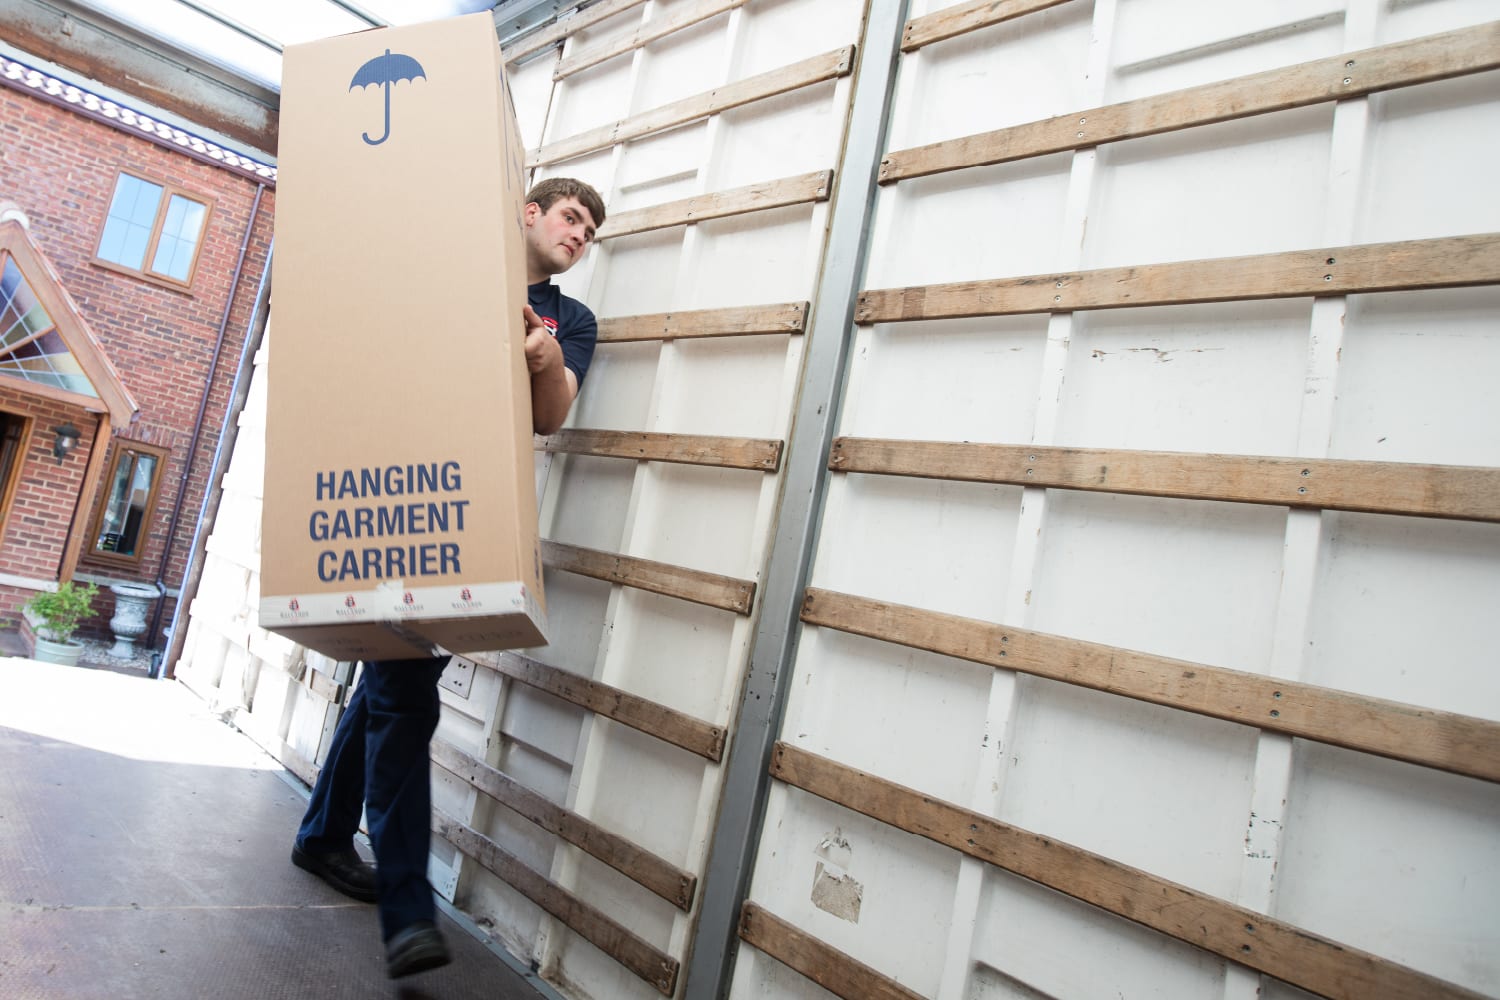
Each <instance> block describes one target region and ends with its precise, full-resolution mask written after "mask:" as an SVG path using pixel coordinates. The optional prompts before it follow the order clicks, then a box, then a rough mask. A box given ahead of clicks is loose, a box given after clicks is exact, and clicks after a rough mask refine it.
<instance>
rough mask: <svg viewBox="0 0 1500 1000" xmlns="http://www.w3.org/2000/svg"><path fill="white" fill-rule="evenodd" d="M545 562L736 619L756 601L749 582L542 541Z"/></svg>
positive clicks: (752, 584) (752, 585)
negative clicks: (734, 616) (729, 615)
mask: <svg viewBox="0 0 1500 1000" xmlns="http://www.w3.org/2000/svg"><path fill="white" fill-rule="evenodd" d="M542 562H543V563H545V564H546V565H547V566H548V567H549V568H551V569H558V570H562V571H564V572H567V573H577V574H579V575H581V576H591V577H593V578H594V579H596V580H607V581H608V582H610V583H618V584H620V585H622V586H626V587H636V588H637V589H640V590H649V591H650V592H651V593H653V594H662V595H665V596H667V597H676V598H678V599H680V600H684V601H692V602H693V603H694V604H706V605H708V606H709V607H711V608H722V609H723V610H725V611H733V612H734V613H735V614H737V615H748V614H749V613H750V607H751V605H752V604H753V603H754V601H755V583H754V582H753V581H750V580H737V579H735V578H734V577H732V576H722V575H720V574H718V573H706V572H704V571H703V570H697V569H688V568H686V567H684V566H673V565H672V564H670V563H663V562H654V561H652V560H650V559H641V558H638V557H636V556H625V555H619V554H618V553H614V552H601V551H600V550H598V549H588V548H584V547H582V546H579V545H568V544H565V543H563V542H553V541H548V540H543V541H542Z"/></svg>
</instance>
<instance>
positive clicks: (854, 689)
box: [784, 629, 994, 801]
mask: <svg viewBox="0 0 1500 1000" xmlns="http://www.w3.org/2000/svg"><path fill="white" fill-rule="evenodd" d="M815 635H816V639H815V640H814V639H813V638H812V636H811V635H810V636H809V637H808V640H807V641H809V642H815V643H816V646H815V648H816V652H817V660H816V662H815V663H814V662H813V661H811V660H809V662H808V664H807V667H806V669H803V670H800V671H799V672H798V674H797V683H796V685H795V688H794V691H793V694H792V697H791V700H790V701H789V702H788V708H787V724H786V727H785V729H784V734H785V737H786V738H787V739H788V740H790V741H791V742H795V743H797V744H799V745H801V746H804V747H806V748H807V749H809V750H811V751H813V752H814V753H818V754H821V755H823V756H825V757H832V758H834V759H835V760H841V761H848V762H853V761H858V762H859V766H860V768H862V769H864V770H869V771H874V772H876V773H878V774H880V775H881V776H882V777H884V778H887V779H888V780H891V781H895V782H897V783H899V784H904V785H908V786H911V787H919V788H921V789H923V790H924V791H927V792H931V793H932V794H934V795H937V796H940V797H942V798H946V799H949V800H950V801H951V800H953V799H963V798H966V797H967V795H968V790H969V788H970V787H971V786H972V785H973V783H974V778H975V774H976V771H975V767H976V761H975V753H974V751H975V748H977V747H980V746H982V745H983V744H984V742H985V740H986V734H985V728H984V722H985V700H986V698H987V696H988V693H989V688H990V675H991V674H992V673H993V672H994V670H993V668H991V667H986V666H982V665H979V664H973V663H962V662H956V661H954V660H951V659H949V658H948V657H944V656H937V655H935V654H932V653H928V652H924V651H920V650H911V649H902V648H901V647H899V646H892V645H890V644H888V643H881V642H876V641H875V640H873V639H865V638H862V637H859V636H851V635H844V634H841V633H839V632H834V631H831V630H826V629H825V630H821V631H818V632H816V633H815ZM933 760H943V761H947V762H950V766H948V767H945V768H944V769H943V770H942V771H941V772H938V773H934V772H933V769H932V761H933Z"/></svg>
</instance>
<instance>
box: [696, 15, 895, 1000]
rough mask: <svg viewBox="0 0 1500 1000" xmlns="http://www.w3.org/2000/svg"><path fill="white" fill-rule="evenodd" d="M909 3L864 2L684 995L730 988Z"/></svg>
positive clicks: (704, 997) (723, 992) (702, 998)
mask: <svg viewBox="0 0 1500 1000" xmlns="http://www.w3.org/2000/svg"><path fill="white" fill-rule="evenodd" d="M906 11H907V0H895V2H892V0H870V3H869V6H868V12H867V14H866V17H865V30H864V37H863V39H862V40H861V42H860V45H859V57H858V64H857V67H856V70H855V73H856V76H855V80H854V96H853V98H852V100H851V103H850V112H849V126H848V132H847V135H846V139H845V144H844V151H843V162H842V165H841V167H840V169H839V179H838V184H837V189H836V191H835V194H834V199H833V211H832V215H831V222H830V225H829V233H828V246H827V251H826V253H825V255H824V260H823V271H822V275H821V277H820V279H819V282H818V288H817V293H816V297H815V298H814V300H813V301H814V307H813V316H812V322H811V325H810V327H809V329H808V333H807V337H808V341H807V345H806V354H805V357H804V360H803V368H802V380H801V384H800V385H799V387H798V394H797V408H796V412H795V414H794V419H793V422H792V428H791V433H790V439H789V441H788V447H787V457H786V478H785V480H784V483H783V487H782V495H781V503H780V508H779V510H778V511H777V518H776V530H775V535H774V536H773V539H772V542H771V556H770V560H769V562H768V565H767V570H766V579H765V583H764V587H763V588H762V590H761V609H760V620H759V624H758V627H757V630H756V633H755V638H754V641H753V643H752V645H751V649H750V667H749V674H748V676H747V677H746V679H745V685H744V690H743V694H742V696H741V701H740V707H739V715H738V718H737V720H736V722H735V726H734V729H733V734H734V735H733V742H732V743H731V744H730V747H729V754H728V757H727V758H726V760H725V764H724V782H723V785H722V789H723V791H722V793H721V799H720V802H719V812H718V817H717V819H716V820H715V823H714V827H713V831H712V837H713V839H712V841H711V843H710V845H709V852H708V864H707V866H706V869H705V872H704V880H703V897H702V900H703V902H702V909H701V911H700V913H699V917H698V931H697V934H696V935H695V939H694V943H693V950H692V954H691V956H690V958H689V960H688V967H687V977H686V979H685V981H684V987H683V996H684V997H688V998H690V1000H708V998H716V997H724V996H727V995H728V993H729V985H730V980H731V976H732V975H733V972H734V958H735V953H736V950H737V947H736V946H737V934H736V932H737V928H738V924H739V914H740V906H741V904H742V903H743V901H744V899H745V896H746V894H747V892H748V890H749V886H750V876H751V873H752V870H753V868H754V865H755V854H756V851H757V849H758V848H759V844H760V830H761V822H762V820H763V818H764V816H765V811H766V797H767V794H768V792H769V789H770V784H771V781H770V775H769V773H768V772H769V768H770V762H771V749H772V747H773V745H774V744H775V741H776V737H777V734H778V733H779V732H780V729H781V718H782V715H783V712H784V710H785V703H786V693H787V688H788V686H789V684H790V681H791V674H792V665H793V662H794V660H795V657H796V652H797V640H798V638H799V635H800V616H801V607H802V594H803V591H804V590H805V589H806V588H807V580H808V576H809V574H810V572H811V569H812V559H813V553H814V551H815V550H816V548H817V541H818V531H819V528H820V526H821V520H822V513H823V496H824V492H825V490H826V489H827V468H828V453H829V450H830V449H831V447H832V444H833V435H834V431H835V430H836V429H837V427H838V417H839V409H840V404H841V401H842V398H843V385H844V377H845V369H846V367H847V363H848V357H849V347H850V344H851V342H852V341H853V339H854V309H855V304H856V300H857V298H858V295H859V291H860V285H861V282H862V280H863V278H864V273H865V264H866V259H867V257H868V254H869V240H870V230H871V227H870V225H869V220H870V216H871V215H872V214H873V212H874V208H875V196H876V190H877V177H878V174H879V169H880V158H881V156H882V154H883V153H884V151H885V139H886V130H887V127H888V123H889V119H890V105H891V101H892V95H893V93H894V90H895V81H896V70H897V66H898V63H899V61H900V58H901V33H902V29H903V28H904V27H905V24H906Z"/></svg>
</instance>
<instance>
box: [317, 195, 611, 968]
mask: <svg viewBox="0 0 1500 1000" xmlns="http://www.w3.org/2000/svg"><path fill="white" fill-rule="evenodd" d="M522 222H523V225H524V235H525V246H526V272H527V277H526V280H527V283H528V288H527V295H526V298H527V304H526V306H524V307H523V310H522V313H523V316H524V317H525V321H526V346H525V355H526V367H527V369H528V371H530V373H531V414H532V425H533V429H534V430H535V431H536V432H537V433H539V434H551V433H553V432H555V431H556V430H557V429H558V428H560V427H561V426H562V424H563V421H564V420H565V419H567V416H568V410H569V408H570V407H571V406H572V405H573V400H574V398H575V397H576V396H577V395H578V389H579V386H581V385H582V384H583V377H584V375H585V374H586V373H587V372H588V367H589V362H590V360H591V359H592V358H593V354H594V340H595V337H596V336H597V333H598V326H597V324H596V322H595V320H594V314H593V313H592V312H590V311H589V309H588V307H587V306H585V305H584V304H583V303H581V302H579V301H577V300H576V299H571V298H569V297H568V296H566V295H563V294H562V292H561V291H559V290H558V288H557V287H556V286H555V285H553V284H552V281H551V278H552V276H553V275H554V274H561V273H563V272H564V271H566V270H568V269H569V268H570V267H572V266H573V265H574V264H576V263H578V261H579V260H581V259H582V258H583V254H584V251H585V250H587V249H588V246H589V244H590V243H592V242H593V239H594V231H595V229H596V227H598V226H600V225H602V224H603V223H604V203H603V201H602V200H601V199H600V197H599V193H598V192H597V191H595V190H594V189H593V188H592V187H590V186H589V185H587V184H585V183H583V182H582V181H577V180H573V179H571V178H566V177H554V178H548V179H547V180H544V181H542V182H540V183H538V184H537V185H536V186H535V187H533V188H532V189H531V191H530V192H528V193H527V195H526V207H525V210H524V213H523V216H522ZM447 663H448V657H446V656H440V657H428V658H422V659H414V660H380V661H372V662H368V663H366V664H365V669H364V673H363V674H362V679H361V681H360V684H359V687H358V688H357V689H356V690H355V692H354V697H353V698H351V699H350V701H349V707H348V708H347V709H345V711H344V714H343V716H342V717H341V718H340V719H339V724H338V728H337V729H336V730H335V731H334V734H333V743H332V745H331V746H330V748H329V752H328V760H327V761H326V762H325V764H324V766H323V771H322V773H320V774H319V775H318V782H317V784H316V785H315V786H314V787H313V792H312V798H311V800H310V801H309V802H308V805H307V813H306V815H304V816H303V818H302V826H301V828H300V829H299V830H298V831H297V839H296V841H295V842H294V844H293V846H292V863H293V864H295V865H297V866H298V867H299V868H304V869H306V870H307V871H310V872H312V873H313V874H315V875H317V876H319V877H320V878H322V879H323V880H324V881H325V882H327V883H328V884H329V885H331V886H333V887H334V888H335V889H337V890H339V891H340V892H342V893H344V894H345V895H347V896H351V897H353V898H354V899H358V900H362V901H364V902H372V903H378V904H379V913H380V930H381V936H382V938H383V940H384V941H385V945H386V974H387V975H389V976H390V977H391V978H392V979H395V978H398V977H400V976H406V975H410V974H411V973H414V972H421V971H422V970H424V969H433V968H437V967H438V966H440V965H446V964H447V963H448V961H449V956H448V947H447V945H446V944H445V943H444V941H443V937H442V935H441V934H440V933H439V932H438V930H437V928H436V926H434V917H435V909H434V906H433V901H432V888H431V887H430V886H429V885H428V883H427V850H428V843H429V836H430V834H429V824H430V822H431V814H432V788H431V772H430V769H429V765H428V744H429V743H430V742H431V740H432V734H433V732H434V731H435V730H436V729H437V722H438V712H439V706H440V702H439V698H438V688H437V683H438V678H439V677H440V676H441V675H442V672H443V668H444V667H445V666H447ZM361 807H363V808H364V810H365V812H366V814H367V816H368V819H369V827H370V842H371V844H372V845H373V846H374V848H375V864H374V865H371V864H370V863H369V862H367V861H364V860H363V859H362V858H361V857H360V856H359V854H358V853H356V852H355V849H354V835H355V833H356V832H357V831H358V829H359V817H360V810H361Z"/></svg>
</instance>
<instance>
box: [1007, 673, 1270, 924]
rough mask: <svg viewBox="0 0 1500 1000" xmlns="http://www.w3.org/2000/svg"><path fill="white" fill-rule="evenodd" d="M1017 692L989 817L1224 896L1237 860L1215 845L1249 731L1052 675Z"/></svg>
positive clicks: (1238, 780)
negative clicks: (998, 791) (995, 811)
mask: <svg viewBox="0 0 1500 1000" xmlns="http://www.w3.org/2000/svg"><path fill="white" fill-rule="evenodd" d="M1018 687H1019V692H1018V695H1019V702H1020V707H1019V710H1018V712H1017V716H1016V720H1015V727H1014V730H1013V732H1012V735H1011V743H1010V747H1009V749H1008V750H1007V751H1006V756H1007V760H1006V763H1007V765H1008V766H1009V768H1010V774H1009V775H1008V776H1007V777H1006V780H1005V788H1004V791H1003V793H1002V798H1001V801H1000V803H999V818H1001V819H1003V820H1005V821H1006V822H1009V823H1014V824H1016V825H1017V826H1019V827H1021V828H1023V829H1026V830H1031V831H1033V832H1035V833H1039V834H1042V835H1044V836H1048V837H1056V838H1057V839H1059V840H1061V841H1063V842H1065V843H1069V844H1074V845H1076V846H1078V847H1082V848H1084V849H1086V850H1090V851H1093V852H1095V853H1096V854H1102V855H1104V856H1106V857H1109V858H1114V859H1116V860H1118V861H1123V862H1124V863H1125V864H1128V865H1131V866H1133V867H1136V868H1141V869H1144V870H1146V871H1149V872H1152V873H1153V874H1156V875H1159V876H1161V877H1164V878H1167V879H1170V880H1172V881H1174V882H1180V883H1182V884H1184V885H1188V886H1191V887H1192V888H1194V889H1198V890H1200V891H1202V892H1207V893H1209V894H1211V895H1214V896H1218V897H1220V898H1226V897H1230V896H1232V895H1233V894H1234V889H1235V883H1236V880H1237V879H1238V876H1239V857H1238V852H1237V851H1234V850H1227V849H1226V848H1227V847H1230V846H1238V845H1237V842H1239V841H1242V840H1243V836H1244V827H1245V801H1246V799H1247V798H1248V796H1249V791H1250V775H1251V763H1252V759H1253V752H1254V731H1253V730H1251V729H1249V728H1248V727H1245V726H1237V725H1234V724H1233V723H1228V722H1220V721H1218V720H1216V719H1207V718H1202V717H1200V716H1193V715H1188V714H1186V713H1183V712H1175V711H1173V710H1171V709H1167V708H1163V707H1160V706H1157V705H1147V704H1143V703H1141V702H1136V701H1131V700H1129V699H1121V698H1118V697H1116V696H1113V695H1108V694H1103V693H1101V692H1097V691H1087V690H1084V689H1082V688H1078V687H1074V686H1072V685H1067V684H1058V683H1056V682H1054V681H1046V680H1039V679H1034V678H1023V679H1022V680H1021V682H1020V684H1019V685H1018ZM1189 788H1191V789H1193V791H1192V793H1191V794H1183V790H1184V789H1189Z"/></svg>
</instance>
